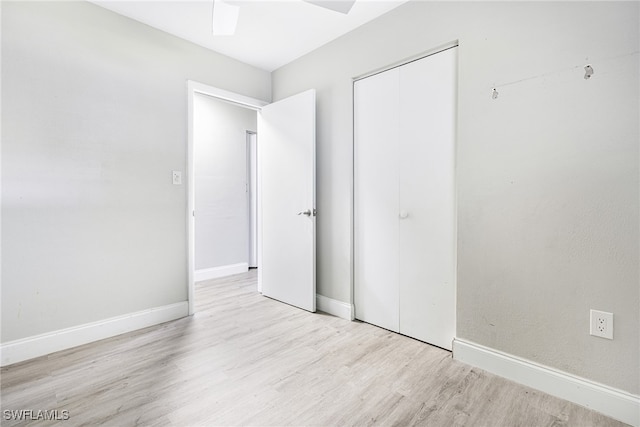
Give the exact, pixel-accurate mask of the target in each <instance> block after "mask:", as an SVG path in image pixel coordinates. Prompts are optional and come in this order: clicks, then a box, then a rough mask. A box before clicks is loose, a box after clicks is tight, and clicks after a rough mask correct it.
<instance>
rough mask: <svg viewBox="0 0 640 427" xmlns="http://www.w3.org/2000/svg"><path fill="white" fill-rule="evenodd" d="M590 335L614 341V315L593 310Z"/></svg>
mask: <svg viewBox="0 0 640 427" xmlns="http://www.w3.org/2000/svg"><path fill="white" fill-rule="evenodd" d="M590 314H591V316H590V320H591V322H590V324H591V327H590V328H589V333H590V334H591V335H593V336H596V337H602V338H607V339H610V340H612V339H613V313H607V312H606V311H598V310H591V312H590Z"/></svg>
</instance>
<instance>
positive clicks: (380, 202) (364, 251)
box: [354, 69, 399, 332]
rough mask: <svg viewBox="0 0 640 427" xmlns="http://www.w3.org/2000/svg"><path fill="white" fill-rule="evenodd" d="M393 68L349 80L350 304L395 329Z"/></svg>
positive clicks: (396, 88) (371, 319)
mask: <svg viewBox="0 0 640 427" xmlns="http://www.w3.org/2000/svg"><path fill="white" fill-rule="evenodd" d="M398 78H399V71H398V69H393V70H390V71H387V72H384V73H380V74H377V75H375V76H372V77H368V78H366V79H363V80H358V81H357V82H355V84H354V103H355V104H354V105H355V106H356V108H355V109H354V144H355V145H354V150H355V152H354V160H355V162H354V197H355V200H354V202H355V203H354V209H355V210H354V215H355V216H354V218H355V222H354V243H355V250H354V254H355V262H354V278H355V289H354V297H355V298H354V303H355V317H356V318H357V319H359V320H362V321H365V322H368V323H372V324H374V325H378V326H382V327H383V328H386V329H389V330H392V331H396V332H398V330H399V329H398V327H399V315H398V274H399V273H398V250H399V249H398V197H399V194H398V154H399V152H398V125H399V123H398V119H399V115H398V114H399V109H398V107H399V105H398V91H399V80H398Z"/></svg>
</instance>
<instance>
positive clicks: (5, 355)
mask: <svg viewBox="0 0 640 427" xmlns="http://www.w3.org/2000/svg"><path fill="white" fill-rule="evenodd" d="M188 314H189V305H188V303H187V302H186V301H184V302H179V303H175V304H169V305H165V306H162V307H155V308H150V309H147V310H142V311H138V312H135V313H130V314H125V315H123V316H117V317H112V318H110V319H105V320H101V321H98V322H92V323H86V324H84V325H80V326H74V327H71V328H66V329H61V330H58V331H53V332H48V333H45V334H41V335H36V336H33V337H28V338H23V339H19V340H15V341H9V342H6V343H3V344H0V366H7V365H11V364H14V363H18V362H22V361H25V360H29V359H33V358H35V357H39V356H44V355H47V354H50V353H54V352H56V351H60V350H66V349H68V348H72V347H77V346H79V345H82V344H88V343H91V342H94V341H98V340H102V339H105V338H110V337H113V336H116V335H120V334H124V333H126V332H131V331H135V330H137V329H142V328H146V327H148V326H153V325H157V324H160V323H164V322H168V321H170V320H175V319H179V318H181V317H185V316H187V315H188Z"/></svg>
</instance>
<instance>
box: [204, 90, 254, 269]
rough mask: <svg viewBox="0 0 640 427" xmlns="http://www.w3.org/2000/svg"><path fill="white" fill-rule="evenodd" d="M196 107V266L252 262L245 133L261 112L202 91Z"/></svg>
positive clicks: (220, 265)
mask: <svg viewBox="0 0 640 427" xmlns="http://www.w3.org/2000/svg"><path fill="white" fill-rule="evenodd" d="M193 108H194V114H193V120H194V140H193V141H194V153H193V154H194V173H195V206H196V217H195V266H196V270H201V269H207V268H214V267H222V266H228V265H233V264H240V263H248V261H249V228H248V227H249V223H248V199H247V134H246V132H247V131H252V132H255V131H256V123H257V113H256V111H254V110H250V109H248V108H244V107H240V106H236V105H233V104H230V103H228V102H224V101H220V100H216V99H215V98H212V97H210V96H206V95H202V94H199V93H196V94H195V95H194V100H193Z"/></svg>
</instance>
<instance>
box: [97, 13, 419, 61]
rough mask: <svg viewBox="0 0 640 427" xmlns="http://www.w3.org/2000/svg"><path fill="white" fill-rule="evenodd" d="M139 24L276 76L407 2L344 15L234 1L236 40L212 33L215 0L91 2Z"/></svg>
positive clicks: (234, 36) (233, 36)
mask: <svg viewBox="0 0 640 427" xmlns="http://www.w3.org/2000/svg"><path fill="white" fill-rule="evenodd" d="M90 1H91V2H92V3H95V4H97V5H99V6H102V7H104V8H106V9H109V10H112V11H114V12H116V13H119V14H121V15H124V16H128V17H130V18H132V19H135V20H136V21H140V22H142V23H145V24H147V25H150V26H152V27H155V28H157V29H160V30H162V31H165V32H168V33H170V34H173V35H175V36H178V37H180V38H183V39H185V40H188V41H191V42H193V43H196V44H198V45H200V46H203V47H206V48H208V49H211V50H214V51H216V52H220V53H222V54H224V55H227V56H230V57H232V58H235V59H238V60H240V61H242V62H245V63H247V64H251V65H254V66H256V67H258V68H261V69H264V70H267V71H273V70H275V69H277V68H279V67H281V66H283V65H285V64H287V63H289V62H291V61H293V60H294V59H296V58H298V57H300V56H302V55H304V54H306V53H308V52H311V51H312V50H314V49H316V48H318V47H320V46H322V45H324V44H326V43H328V42H330V41H331V40H334V39H336V38H338V37H340V36H341V35H343V34H346V33H348V32H349V31H351V30H353V29H354V28H356V27H359V26H360V25H362V24H365V23H366V22H368V21H371V20H373V19H375V18H376V17H378V16H380V15H382V14H384V13H386V12H388V11H390V10H391V9H393V8H395V7H397V6H399V5H400V4H402V3H404V2H406V1H407V0H357V1H356V3H355V5H354V6H353V8H352V9H351V11H350V12H349V14H347V15H344V14H342V13H339V12H335V11H332V10H329V9H326V8H323V7H319V6H316V5H314V4H311V3H308V2H305V1H303V0H229V1H228V3H231V4H236V5H239V6H240V14H239V18H238V26H237V28H236V32H235V34H234V35H232V36H214V35H213V34H212V11H213V0H132V1H118V0H90Z"/></svg>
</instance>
